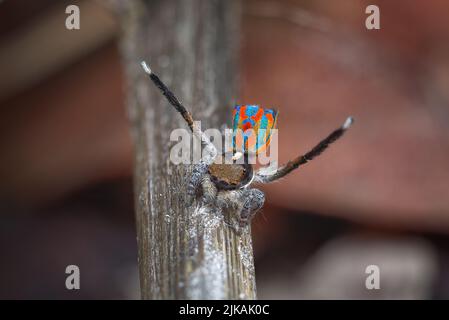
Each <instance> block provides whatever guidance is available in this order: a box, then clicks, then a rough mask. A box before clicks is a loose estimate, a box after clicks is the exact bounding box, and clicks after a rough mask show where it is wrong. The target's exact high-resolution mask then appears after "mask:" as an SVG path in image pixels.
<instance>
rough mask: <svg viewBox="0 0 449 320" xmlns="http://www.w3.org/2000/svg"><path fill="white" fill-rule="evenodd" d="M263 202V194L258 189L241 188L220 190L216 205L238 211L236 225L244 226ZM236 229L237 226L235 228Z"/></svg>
mask: <svg viewBox="0 0 449 320" xmlns="http://www.w3.org/2000/svg"><path fill="white" fill-rule="evenodd" d="M264 202H265V195H264V193H263V192H262V191H260V190H259V189H241V190H232V191H220V192H219V193H218V195H217V201H216V203H217V205H218V206H220V207H221V208H223V209H230V210H234V211H237V212H238V216H237V217H236V218H237V221H238V227H244V226H245V225H248V224H249V223H250V222H251V219H252V218H253V217H254V215H255V214H256V212H257V211H259V210H260V209H261V208H262V206H263V204H264ZM235 229H236V230H238V228H235Z"/></svg>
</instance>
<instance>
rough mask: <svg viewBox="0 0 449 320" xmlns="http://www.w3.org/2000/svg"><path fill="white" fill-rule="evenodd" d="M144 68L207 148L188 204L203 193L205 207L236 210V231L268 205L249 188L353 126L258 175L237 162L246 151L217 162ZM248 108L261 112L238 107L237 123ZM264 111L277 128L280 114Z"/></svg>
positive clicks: (165, 91)
mask: <svg viewBox="0 0 449 320" xmlns="http://www.w3.org/2000/svg"><path fill="white" fill-rule="evenodd" d="M141 65H142V68H143V69H144V71H145V72H146V74H147V75H148V76H149V77H150V79H151V80H152V82H153V83H154V84H155V85H156V87H158V88H159V89H160V90H161V92H162V94H163V95H164V96H165V97H166V99H167V100H168V102H169V103H170V104H171V105H172V106H173V107H174V108H175V109H176V111H178V112H179V113H180V114H181V116H182V117H183V118H184V120H185V121H186V123H187V125H188V126H189V128H190V129H191V131H192V132H193V134H194V135H195V136H196V137H198V138H199V139H201V142H202V145H204V152H203V156H202V158H201V160H200V161H199V163H198V164H195V165H193V170H192V175H191V177H190V179H189V181H188V183H187V204H189V205H190V204H191V203H192V202H193V199H195V198H196V196H197V194H199V193H202V199H203V201H204V202H205V203H206V204H211V205H215V206H218V207H219V208H221V209H222V210H233V211H234V212H237V213H238V214H237V217H236V218H237V226H236V228H235V229H236V230H238V229H239V228H242V227H244V226H246V225H248V224H249V223H250V222H251V219H252V218H253V217H254V215H255V214H256V212H257V211H258V210H260V209H261V208H262V206H263V204H264V202H265V195H264V193H263V192H262V191H260V190H259V189H256V188H250V185H251V184H252V183H269V182H273V181H276V180H278V179H280V178H283V177H285V176H286V175H288V174H289V173H290V172H292V171H293V170H295V169H297V168H298V167H299V166H301V165H304V164H306V163H307V162H309V161H311V160H312V159H314V158H315V157H316V156H318V155H320V154H321V153H322V152H323V151H324V150H325V149H326V148H327V147H328V146H329V145H330V144H332V143H333V142H335V141H336V140H338V139H339V138H340V137H342V135H343V134H344V133H345V131H346V130H347V129H348V128H349V127H350V126H351V124H352V123H353V118H352V117H348V118H347V119H346V121H345V122H344V123H343V125H342V126H341V127H340V128H338V129H336V130H334V131H333V132H332V133H331V134H329V135H328V136H327V137H326V138H325V139H323V140H322V141H320V142H319V143H318V144H317V145H316V146H315V147H314V148H313V149H312V150H310V151H309V152H307V153H305V154H304V155H300V156H298V157H296V158H294V159H293V160H290V161H288V162H287V163H286V164H284V165H282V166H280V167H279V168H276V169H274V170H267V168H266V167H265V168H261V169H259V170H258V171H257V172H255V170H254V169H253V167H252V165H251V164H249V163H248V161H243V163H237V160H238V159H239V158H240V157H241V156H244V158H245V159H247V156H248V154H247V152H243V154H242V153H240V152H236V153H235V154H233V155H232V160H234V161H233V162H231V163H230V164H229V163H223V162H222V161H220V162H219V161H216V160H217V158H218V157H223V158H224V157H225V156H226V154H219V152H218V151H217V149H216V148H215V146H214V145H213V144H212V143H211V142H210V140H209V139H208V138H207V136H205V134H204V133H203V132H201V130H200V129H199V128H197V126H195V124H194V121H193V117H192V114H191V113H190V112H189V111H188V110H187V109H186V108H185V107H184V106H183V105H182V104H181V102H180V101H179V100H178V99H177V98H176V96H175V95H174V94H173V93H172V92H171V91H170V90H169V88H168V87H167V86H166V85H165V84H164V83H163V82H162V80H161V79H160V78H159V77H158V76H157V75H156V74H155V73H154V72H152V70H151V69H150V68H149V67H148V65H147V64H146V63H145V62H144V61H142V62H141ZM247 107H250V108H249V109H250V111H251V112H253V113H254V112H259V111H260V109H261V108H259V107H258V106H253V105H250V106H236V108H235V110H234V122H235V121H239V117H240V123H241V119H242V118H243V117H244V116H245V114H244V113H245V112H249V111H247ZM243 108H244V109H243ZM261 110H262V111H261V115H263V116H266V118H268V120H270V121H268V126H267V127H268V128H269V129H270V128H274V127H275V125H276V118H277V112H276V111H274V110H271V109H265V110H264V109H261ZM265 120H267V119H265ZM265 124H267V121H265ZM234 126H235V125H234ZM246 127H248V126H246ZM244 128H245V126H244ZM267 143H269V141H267ZM200 191H202V192H200Z"/></svg>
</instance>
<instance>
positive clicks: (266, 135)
mask: <svg viewBox="0 0 449 320" xmlns="http://www.w3.org/2000/svg"><path fill="white" fill-rule="evenodd" d="M277 116H278V112H277V111H276V110H274V109H269V108H262V107H259V106H257V105H240V106H235V107H234V111H233V114H232V118H233V130H234V132H233V140H232V142H233V148H234V151H240V152H243V153H247V154H249V153H253V154H258V153H259V152H261V151H263V150H265V149H266V148H267V147H268V145H269V144H270V141H271V136H272V130H273V129H275V128H276V121H277ZM239 129H240V130H239Z"/></svg>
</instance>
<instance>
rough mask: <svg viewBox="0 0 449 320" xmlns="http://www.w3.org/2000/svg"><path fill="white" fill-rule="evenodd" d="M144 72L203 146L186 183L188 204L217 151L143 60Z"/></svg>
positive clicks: (188, 113) (190, 115) (189, 114)
mask: <svg viewBox="0 0 449 320" xmlns="http://www.w3.org/2000/svg"><path fill="white" fill-rule="evenodd" d="M141 65H142V68H143V70H144V71H145V73H146V74H147V75H148V76H149V77H150V79H151V81H153V83H154V84H155V85H156V87H158V88H159V89H160V90H161V92H162V94H163V95H164V96H165V98H166V99H167V101H168V102H169V103H170V104H171V105H172V106H173V107H174V108H175V109H176V111H178V112H179V113H180V114H181V116H182V117H183V118H184V120H185V121H186V122H187V125H188V126H189V128H190V130H192V132H193V135H194V138H195V137H196V138H198V139H200V141H201V144H202V145H203V146H204V153H203V158H202V159H201V160H200V162H199V163H198V164H197V165H195V166H194V168H193V173H192V177H191V179H190V181H189V183H188V184H187V197H188V199H187V203H188V204H189V205H190V204H191V203H192V201H193V199H194V197H195V194H196V191H197V190H198V187H199V186H200V184H201V180H202V178H203V176H204V175H205V174H206V173H207V170H208V169H209V166H210V165H211V164H212V163H213V162H214V161H215V158H216V157H217V154H218V151H217V149H216V148H215V146H214V145H213V144H212V142H211V141H210V140H209V138H208V137H207V136H206V135H205V134H204V133H203V132H202V131H201V130H200V128H198V126H196V125H195V123H194V121H193V117H192V114H191V113H190V112H189V111H188V110H187V109H186V108H185V107H184V106H183V105H182V103H181V102H180V101H179V100H178V98H177V97H176V96H175V95H174V93H173V92H171V91H170V89H169V88H168V87H167V86H166V85H165V83H164V82H162V80H161V79H160V78H159V77H158V76H157V75H156V74H155V73H154V72H153V71H152V70H151V68H150V67H149V66H148V64H147V63H146V62H145V61H142V62H141Z"/></svg>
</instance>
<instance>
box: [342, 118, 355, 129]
mask: <svg viewBox="0 0 449 320" xmlns="http://www.w3.org/2000/svg"><path fill="white" fill-rule="evenodd" d="M353 122H354V118H353V117H348V118H347V119H346V121H345V123H343V129H345V130H346V129H348V128H349V127H350V126H351V125H352V123H353Z"/></svg>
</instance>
